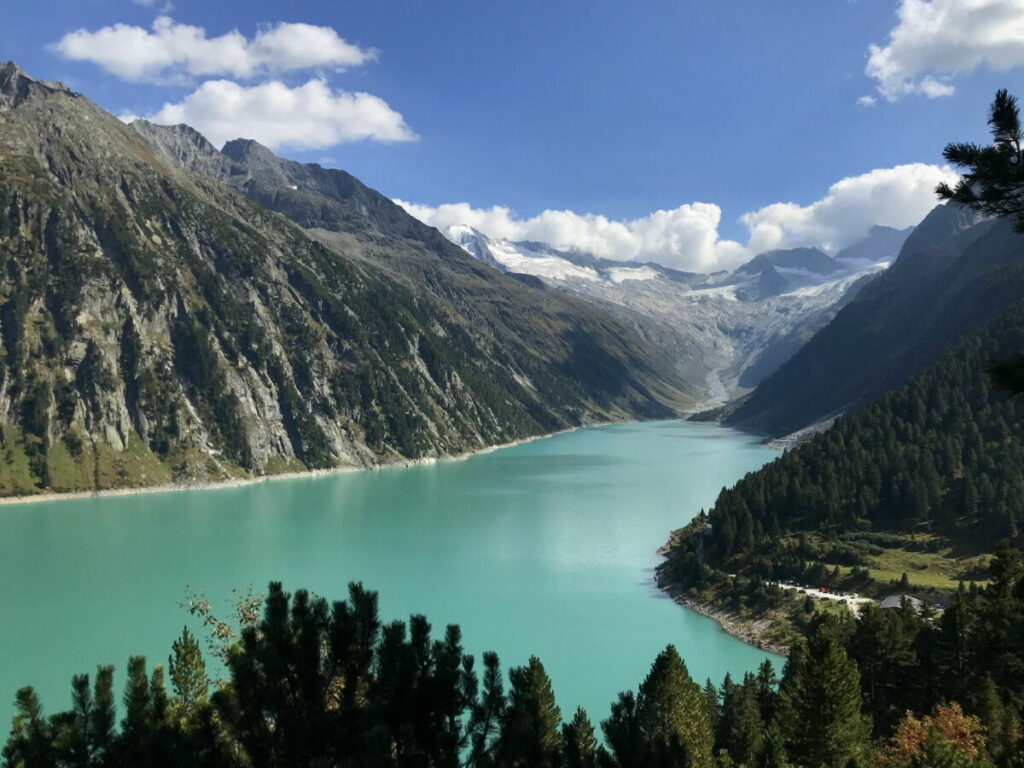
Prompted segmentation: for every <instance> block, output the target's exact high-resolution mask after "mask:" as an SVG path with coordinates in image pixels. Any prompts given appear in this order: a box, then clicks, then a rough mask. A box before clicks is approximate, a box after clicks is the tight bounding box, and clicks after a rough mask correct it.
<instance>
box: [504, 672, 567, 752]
mask: <svg viewBox="0 0 1024 768" xmlns="http://www.w3.org/2000/svg"><path fill="white" fill-rule="evenodd" d="M508 681H509V692H508V708H507V709H506V711H505V715H504V718H503V722H502V729H501V737H500V743H499V745H498V749H497V765H498V766H501V767H502V768H556V767H557V766H559V765H560V763H561V746H562V739H561V733H560V726H561V721H562V714H561V712H560V711H559V709H558V705H557V704H556V703H555V694H554V691H553V690H552V688H551V679H550V678H549V677H548V675H547V672H545V671H544V665H543V664H541V663H540V659H538V658H537V657H536V656H531V657H530V661H529V662H528V663H527V665H526V666H525V667H515V668H513V669H511V670H509V673H508Z"/></svg>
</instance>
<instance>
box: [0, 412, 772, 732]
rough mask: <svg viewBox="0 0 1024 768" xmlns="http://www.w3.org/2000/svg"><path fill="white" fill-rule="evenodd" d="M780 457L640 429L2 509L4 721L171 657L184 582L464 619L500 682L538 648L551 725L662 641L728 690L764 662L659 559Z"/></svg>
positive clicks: (709, 431)
mask: <svg viewBox="0 0 1024 768" xmlns="http://www.w3.org/2000/svg"><path fill="white" fill-rule="evenodd" d="M776 455H777V454H776V453H774V452H772V451H769V450H767V449H765V448H763V447H760V446H758V445H757V444H756V442H755V440H754V439H753V438H751V437H750V436H747V435H743V434H741V433H738V432H734V431H731V430H728V429H724V428H721V427H717V426H710V425H700V424H687V423H684V422H678V421H671V422H650V423H644V424H627V425H615V426H606V427H593V428H588V429H582V430H578V431H576V432H570V433H565V434H561V435H556V436H554V437H550V438H545V439H542V440H537V441H534V442H531V443H527V444H524V445H519V446H515V447H511V448H504V449H501V450H498V451H495V452H492V453H486V454H480V455H477V456H473V457H471V458H469V459H467V460H465V461H453V462H441V463H437V464H431V465H421V466H415V467H409V468H401V469H397V468H396V469H386V470H379V471H372V472H354V473H346V474H335V475H327V476H320V477H309V478H298V479H289V480H275V481H272V482H266V483H259V484H255V485H249V486H244V487H238V488H222V489H214V490H208V491H182V492H171V493H154V494H142V495H133V496H120V497H106V498H88V499H68V500H59V501H52V502H39V503H29V504H20V505H11V506H7V507H2V508H0V577H2V584H3V587H4V589H3V596H2V598H0V659H2V660H3V661H2V663H0V716H2V717H3V722H4V723H6V722H7V719H8V717H9V715H10V713H11V711H12V706H11V704H10V702H11V701H13V698H14V693H15V691H16V690H17V688H18V687H20V686H22V685H26V684H32V685H34V686H35V687H36V688H37V689H38V690H39V692H40V694H41V696H42V698H43V704H44V707H45V708H46V711H47V712H54V711H57V710H59V709H65V708H67V707H68V705H69V702H70V698H69V691H70V679H71V675H72V674H74V673H78V672H90V673H92V672H93V671H94V670H95V667H96V665H97V664H99V663H108V664H115V665H116V667H117V673H116V674H117V677H116V678H115V685H116V686H117V688H118V690H120V688H121V686H122V685H123V683H124V665H125V662H126V661H127V658H128V656H129V655H130V654H144V655H146V656H147V658H148V659H149V661H150V663H151V664H153V663H163V664H166V661H167V655H168V653H169V650H170V646H171V643H172V641H173V640H174V639H175V637H177V636H178V634H179V633H180V632H181V628H182V626H183V625H185V624H190V626H191V627H192V629H193V631H196V632H197V633H201V632H202V631H203V630H202V629H201V627H198V626H196V622H195V621H194V620H192V619H191V618H190V617H189V616H188V615H187V613H186V612H185V611H184V610H183V609H182V608H180V603H181V602H182V601H183V600H184V598H185V594H186V589H187V588H188V587H189V586H191V587H192V588H194V589H201V590H203V591H205V592H206V594H207V595H208V596H209V597H210V599H211V601H212V602H213V603H214V604H215V605H216V606H218V607H221V608H223V607H224V606H226V605H227V604H228V602H229V601H230V598H231V592H232V590H233V589H235V588H241V589H245V588H246V587H248V586H250V585H251V586H253V587H255V588H256V589H258V590H262V589H264V588H265V587H266V584H267V583H268V582H269V581H271V580H277V581H283V582H284V585H285V588H286V589H288V590H293V589H295V588H299V587H304V588H307V589H309V590H311V591H314V592H316V593H318V594H321V595H323V596H325V597H327V598H329V599H336V598H337V599H340V598H343V597H345V594H346V585H347V583H348V582H349V581H354V580H358V581H362V582H363V583H364V584H365V585H366V586H367V587H368V588H370V589H374V590H378V591H379V592H380V601H381V614H382V618H383V619H385V620H391V619H395V618H407V617H408V615H409V614H411V613H423V614H426V616H427V617H428V618H429V619H430V621H431V622H432V624H433V626H434V628H435V634H438V633H441V632H443V628H444V625H445V624H448V623H458V624H461V626H462V629H463V639H464V644H465V647H466V650H467V652H471V653H474V654H476V655H477V656H478V657H479V654H480V652H482V651H484V650H490V649H493V650H495V651H497V652H498V653H499V655H500V657H501V660H502V665H503V667H504V668H505V669H506V670H507V668H508V667H509V666H510V665H519V664H523V663H525V662H526V660H527V659H528V657H529V656H530V655H531V654H535V655H537V656H539V657H540V659H541V660H542V661H543V662H544V664H545V666H546V668H547V670H548V672H549V674H550V675H551V678H552V680H553V683H554V689H555V693H556V696H557V698H558V703H559V705H560V706H561V708H562V714H563V717H565V718H566V719H568V718H569V717H571V715H572V712H573V710H574V709H575V708H576V707H577V706H579V705H582V706H584V707H586V708H587V709H588V711H589V712H590V714H591V717H592V719H593V720H594V721H595V723H596V722H597V721H598V720H599V719H602V718H605V717H607V715H608V708H609V705H610V704H611V702H612V700H613V699H614V698H615V696H616V694H617V693H618V692H619V691H620V690H624V689H626V688H635V687H636V686H637V685H638V684H639V683H640V681H641V680H642V679H643V677H644V675H645V674H646V672H647V670H648V668H649V667H650V664H651V662H652V661H653V660H654V657H655V655H656V654H657V653H658V651H660V650H661V649H662V648H664V646H665V645H666V644H667V643H674V644H675V645H676V646H677V647H678V648H679V650H680V652H681V653H682V655H683V657H684V658H685V660H686V663H687V665H688V666H689V669H690V672H691V674H692V675H693V677H694V678H695V679H696V680H697V681H698V682H701V683H703V681H704V679H705V678H706V677H708V676H710V677H711V678H713V679H714V680H715V681H716V682H721V678H722V677H723V676H724V674H725V673H726V672H727V671H728V672H731V673H732V674H733V677H734V678H735V677H739V676H741V675H742V673H743V672H745V671H747V670H753V669H755V668H756V667H757V665H758V664H759V663H760V662H761V661H762V660H763V659H764V658H765V656H766V655H765V654H764V653H763V652H761V651H759V650H757V649H755V648H752V647H750V646H747V645H744V644H743V643H741V642H739V641H738V640H735V639H734V638H732V637H730V636H728V635H727V634H725V633H724V632H723V631H722V630H721V629H720V628H719V627H718V625H717V624H715V623H714V622H713V621H711V620H709V619H706V618H704V617H702V616H699V615H697V614H695V613H692V612H690V611H687V610H684V609H683V608H680V607H679V606H677V605H675V604H674V603H673V602H672V601H670V600H669V599H667V598H665V597H664V596H663V595H662V594H661V593H660V592H659V591H658V590H657V589H656V588H655V587H654V585H653V580H652V578H653V569H654V567H655V565H656V564H657V563H658V560H659V558H658V556H657V555H656V554H655V550H656V549H657V548H658V547H659V546H660V545H661V544H662V543H664V541H665V540H666V538H667V536H668V533H669V531H670V530H671V529H673V528H677V527H679V526H680V525H682V524H683V523H684V522H686V521H687V520H688V519H689V518H691V517H692V516H693V515H694V514H696V513H697V512H698V510H699V509H700V508H701V507H707V506H709V505H710V504H711V503H713V501H714V499H715V497H716V496H717V494H718V491H719V490H720V489H721V487H722V486H723V485H729V484H732V483H733V482H735V481H736V480H738V479H739V478H740V477H742V476H743V475H744V474H745V473H747V472H750V471H752V470H755V469H757V468H758V467H760V466H761V465H762V464H764V463H765V462H767V461H769V460H771V459H772V458H773V457H774V456H776ZM222 612H225V613H226V611H222ZM478 663H479V662H478ZM0 727H4V728H6V725H5V724H3V725H0Z"/></svg>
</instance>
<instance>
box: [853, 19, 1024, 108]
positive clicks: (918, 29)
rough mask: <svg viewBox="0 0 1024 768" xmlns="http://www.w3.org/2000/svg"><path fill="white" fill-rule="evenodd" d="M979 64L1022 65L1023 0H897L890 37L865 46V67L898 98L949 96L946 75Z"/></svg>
mask: <svg viewBox="0 0 1024 768" xmlns="http://www.w3.org/2000/svg"><path fill="white" fill-rule="evenodd" d="M982 64H987V65H988V66H989V67H991V68H992V69H995V70H999V71H1004V70H1008V69H1012V68H1014V67H1020V66H1024V0H901V3H900V7H899V10H898V12H897V24H896V26H895V27H894V28H893V29H892V30H891V31H890V33H889V42H888V43H887V44H886V45H884V46H878V45H872V46H870V47H869V48H868V63H867V68H866V69H865V72H866V74H867V75H868V76H869V77H872V78H874V79H875V80H877V81H878V92H879V93H880V94H882V96H884V97H885V98H886V99H888V100H889V101H896V100H897V99H899V98H900V97H902V96H906V95H909V94H920V95H923V96H927V97H928V98H938V97H941V96H950V95H952V94H953V93H954V87H953V85H952V84H951V83H950V79H951V78H952V77H954V76H955V75H957V74H959V73H962V72H970V71H972V70H974V69H976V68H977V67H979V66H981V65H982Z"/></svg>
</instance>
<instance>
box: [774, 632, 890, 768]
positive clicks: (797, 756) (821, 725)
mask: <svg viewBox="0 0 1024 768" xmlns="http://www.w3.org/2000/svg"><path fill="white" fill-rule="evenodd" d="M790 661H791V662H792V663H790V664H787V670H786V676H785V677H784V679H783V681H782V687H781V689H780V697H781V711H780V720H781V725H782V729H783V732H784V734H785V736H786V742H787V747H788V752H789V754H790V756H791V757H792V758H793V759H794V760H795V761H796V762H797V763H798V764H801V765H807V766H813V767H814V768H817V767H818V766H842V765H846V764H847V763H848V762H849V761H851V760H856V759H859V758H861V757H862V756H863V755H864V753H865V751H866V749H867V746H868V737H869V733H870V727H869V725H868V723H867V721H866V720H865V719H864V717H863V716H862V715H861V711H860V707H861V693H860V673H859V672H858V670H857V665H856V664H855V663H854V662H853V660H852V659H850V658H849V657H848V656H847V655H846V651H845V649H844V648H843V645H842V643H841V641H840V639H839V631H838V627H837V625H836V622H835V620H832V619H829V620H826V621H823V622H822V623H821V624H820V625H819V626H818V627H817V629H816V630H815V631H814V633H813V634H812V635H811V638H810V640H809V641H808V643H807V650H806V652H805V653H800V654H799V655H798V657H797V658H796V659H795V660H794V659H793V658H792V657H791V660H790Z"/></svg>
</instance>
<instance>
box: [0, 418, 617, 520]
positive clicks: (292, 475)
mask: <svg viewBox="0 0 1024 768" xmlns="http://www.w3.org/2000/svg"><path fill="white" fill-rule="evenodd" d="M627 423H629V422H626V421H604V422H597V423H594V424H584V425H581V426H579V427H569V428H568V429H560V430H558V431H557V432H550V433H547V434H543V435H534V436H533V437H524V438H522V439H520V440H513V441H512V442H509V443H501V444H499V445H489V446H486V447H484V448H480V449H478V450H475V451H466V452H465V453H458V454H453V455H451V456H429V457H425V458H422V459H395V460H393V461H382V462H381V463H379V464H374V465H372V466H369V467H331V468H330V469H309V470H306V471H304V472H282V473H280V474H276V475H260V476H258V477H241V478H234V479H231V480H212V481H208V482H198V481H184V482H182V483H169V484H164V485H140V486H136V487H132V488H111V489H107V490H103V491H69V492H67V493H55V492H47V493H37V494H33V495H27V496H3V497H0V506H6V505H8V504H38V503H41V502H48V501H66V500H70V499H94V498H103V497H107V496H137V495H139V494H143V493H172V492H177V491H215V490H219V489H223V488H240V487H242V486H245V485H255V484H256V483H266V482H270V481H272V480H296V479H299V478H306V477H323V476H325V475H337V474H342V473H347V472H366V471H374V470H380V469H398V468H402V467H415V466H419V465H423V464H437V463H439V462H442V461H464V460H465V459H468V458H471V457H473V456H479V455H481V454H485V453H493V452H494V451H500V450H502V449H503V448H513V447H515V446H517V445H525V444H526V443H532V442H533V441H534V440H543V439H544V438H547V437H554V436H555V435H563V434H565V433H567V432H575V431H576V430H578V429H586V428H588V427H604V426H608V425H611V424H627Z"/></svg>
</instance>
